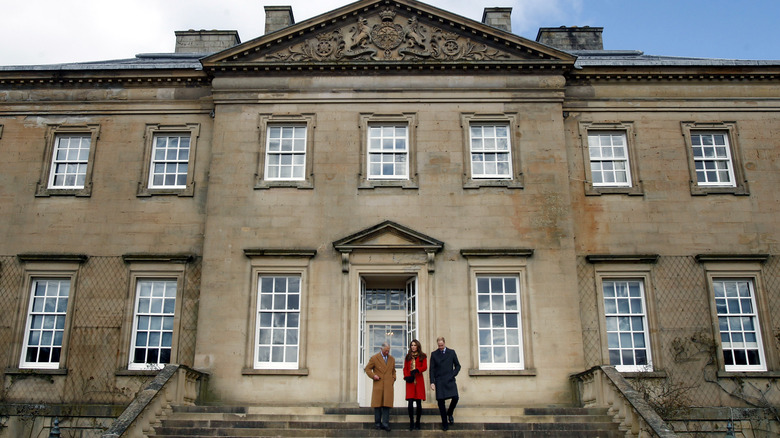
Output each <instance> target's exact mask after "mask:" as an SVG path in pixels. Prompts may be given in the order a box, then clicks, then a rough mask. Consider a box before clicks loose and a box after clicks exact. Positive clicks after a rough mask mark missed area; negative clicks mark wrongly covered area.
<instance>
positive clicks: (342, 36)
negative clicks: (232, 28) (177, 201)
mask: <svg viewBox="0 0 780 438" xmlns="http://www.w3.org/2000/svg"><path fill="white" fill-rule="evenodd" d="M574 60H575V57H574V56H572V55H570V54H568V53H565V52H561V51H559V50H556V49H553V48H551V47H548V46H545V45H543V44H540V43H537V42H535V41H531V40H528V39H525V38H522V37H519V36H517V35H514V34H512V33H509V32H504V31H502V30H499V29H496V28H493V27H490V26H487V25H485V24H483V23H480V22H477V21H474V20H470V19H467V18H464V17H461V16H459V15H456V14H452V13H450V12H447V11H444V10H441V9H438V8H434V7H432V6H429V5H426V4H424V3H420V2H417V1H413V0H396V1H389V0H364V1H358V2H355V3H352V4H350V5H347V6H345V7H342V8H340V9H336V10H334V11H331V12H329V13H326V14H322V15H320V16H317V17H314V18H312V19H309V20H306V21H303V22H301V23H298V24H294V25H292V26H289V27H287V28H284V29H281V30H279V31H277V32H273V33H271V34H268V35H264V36H262V37H260V38H257V39H254V40H251V41H247V42H246V43H243V44H240V45H238V46H236V47H233V48H230V49H228V50H225V51H223V52H219V53H216V54H214V55H212V56H209V57H207V58H204V59H203V60H202V62H203V65H204V67H205V68H207V69H213V70H215V71H220V70H221V71H238V70H233V69H234V68H236V69H238V68H239V67H241V69H242V70H243V69H247V68H250V67H254V68H257V69H258V70H265V69H266V68H269V70H275V68H274V69H271V67H272V66H277V67H278V68H279V69H283V70H284V71H300V70H304V71H305V70H306V69H305V68H304V66H310V67H311V66H314V65H318V66H324V65H331V66H333V64H337V65H339V66H345V65H348V66H350V69H352V68H353V67H355V66H356V65H364V66H366V65H371V66H374V67H379V66H380V65H382V64H385V65H388V67H389V65H394V64H415V65H430V66H431V67H432V66H434V65H440V66H441V65H447V64H457V65H459V66H463V65H466V66H467V67H468V66H470V67H475V66H476V65H479V64H490V65H492V64H496V63H498V64H506V65H513V64H524V65H544V64H547V65H556V66H560V67H562V68H566V67H572V66H573V65H574ZM477 68H478V67H477ZM333 70H339V69H338V68H333V69H329V71H333ZM321 73H322V72H321Z"/></svg>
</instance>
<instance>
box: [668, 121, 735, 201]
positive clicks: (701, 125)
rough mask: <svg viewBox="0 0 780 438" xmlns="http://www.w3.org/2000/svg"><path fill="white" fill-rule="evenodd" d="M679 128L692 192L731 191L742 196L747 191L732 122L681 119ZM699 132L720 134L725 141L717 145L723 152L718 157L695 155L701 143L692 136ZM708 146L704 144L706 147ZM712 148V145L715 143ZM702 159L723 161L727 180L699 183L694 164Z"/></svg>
mask: <svg viewBox="0 0 780 438" xmlns="http://www.w3.org/2000/svg"><path fill="white" fill-rule="evenodd" d="M681 127H682V132H683V138H684V140H685V148H686V153H687V156H688V170H689V172H690V186H691V194H692V195H709V194H732V195H742V196H745V195H749V194H750V191H749V189H748V183H747V178H746V175H745V168H744V166H743V160H742V154H741V152H740V147H739V142H738V138H739V132H738V130H737V124H736V122H682V123H681ZM701 135H704V136H708V135H722V136H723V139H724V143H725V144H724V145H719V146H720V147H721V149H723V152H724V154H721V155H722V156H721V157H699V156H698V155H699V154H697V153H696V151H697V148H700V147H701V145H700V144H695V142H694V138H695V137H696V136H701ZM696 143H700V142H696ZM709 146H710V145H706V147H709ZM712 147H713V148H716V146H715V145H712ZM705 162H708V163H711V162H725V163H727V165H728V169H725V171H726V173H727V175H728V177H729V182H728V183H724V182H722V181H720V180H719V181H712V182H711V181H703V182H699V180H698V175H699V169H697V166H700V165H699V163H705Z"/></svg>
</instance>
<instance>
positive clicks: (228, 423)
mask: <svg viewBox="0 0 780 438" xmlns="http://www.w3.org/2000/svg"><path fill="white" fill-rule="evenodd" d="M390 423H391V424H393V425H396V426H397V427H408V425H409V420H408V419H405V420H397V419H396V420H395V421H393V420H391V422H390ZM420 424H421V426H423V425H424V426H426V427H427V428H438V427H439V425H440V423H439V422H430V421H426V422H422V421H421V422H420ZM456 424H457V428H458V429H468V430H483V429H484V430H552V429H573V428H576V429H578V430H593V429H599V428H603V427H609V426H610V425H611V424H612V423H611V422H584V423H546V422H544V423H540V422H536V423H530V422H529V423H476V422H460V421H458V422H457V423H456ZM368 426H373V419H372V420H371V421H366V422H360V423H358V422H336V421H322V420H320V421H302V420H294V421H283V420H268V421H260V420H179V419H173V418H171V419H165V420H163V421H162V427H163V428H192V429H207V428H208V429H263V428H279V427H285V428H290V429H296V428H301V429H363V428H366V427H368ZM453 427H454V425H453Z"/></svg>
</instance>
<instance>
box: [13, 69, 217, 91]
mask: <svg viewBox="0 0 780 438" xmlns="http://www.w3.org/2000/svg"><path fill="white" fill-rule="evenodd" d="M210 84H211V78H210V77H209V76H208V75H207V74H206V73H205V72H203V71H200V70H194V69H186V70H184V71H153V72H150V71H143V72H138V71H115V70H111V69H108V68H107V69H103V70H97V71H94V70H92V71H78V70H74V71H61V70H50V71H47V70H24V71H18V70H14V71H0V86H9V85H13V86H25V87H34V86H49V85H67V86H72V87H130V86H132V87H150V86H151V87H160V86H166V87H191V86H193V85H203V86H207V85H210Z"/></svg>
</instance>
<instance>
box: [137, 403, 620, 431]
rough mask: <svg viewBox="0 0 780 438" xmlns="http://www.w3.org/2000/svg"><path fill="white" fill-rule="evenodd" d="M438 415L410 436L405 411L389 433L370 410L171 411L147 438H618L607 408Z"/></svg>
mask: <svg viewBox="0 0 780 438" xmlns="http://www.w3.org/2000/svg"><path fill="white" fill-rule="evenodd" d="M440 421H441V420H440V417H439V411H438V409H435V408H425V409H423V417H422V424H421V429H422V430H419V431H413V432H411V431H409V416H408V415H407V411H406V408H393V410H392V412H391V417H390V423H391V424H390V427H391V429H392V431H391V432H386V431H384V430H375V429H374V414H373V410H372V409H370V408H327V407H301V406H292V407H291V406H175V407H174V408H173V413H172V414H171V415H169V416H168V417H167V418H166V419H164V420H163V421H162V424H161V425H160V426H157V427H155V428H154V433H153V434H151V435H150V437H155V438H163V437H168V438H179V437H188V438H192V437H215V436H218V437H409V436H412V437H445V436H446V437H451V438H456V437H475V436H479V437H496V438H509V437H511V438H535V437H545V438H580V437H582V438H596V437H598V438H618V437H621V438H622V437H624V436H625V435H624V433H623V432H621V431H619V430H618V426H617V424H615V423H613V422H612V420H611V418H610V417H609V416H608V415H607V412H606V409H586V408H568V407H557V408H507V407H495V408H490V407H468V406H464V407H458V409H456V410H455V424H453V425H450V429H449V431H447V432H444V431H442V430H441V429H440V426H441V423H440Z"/></svg>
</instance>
